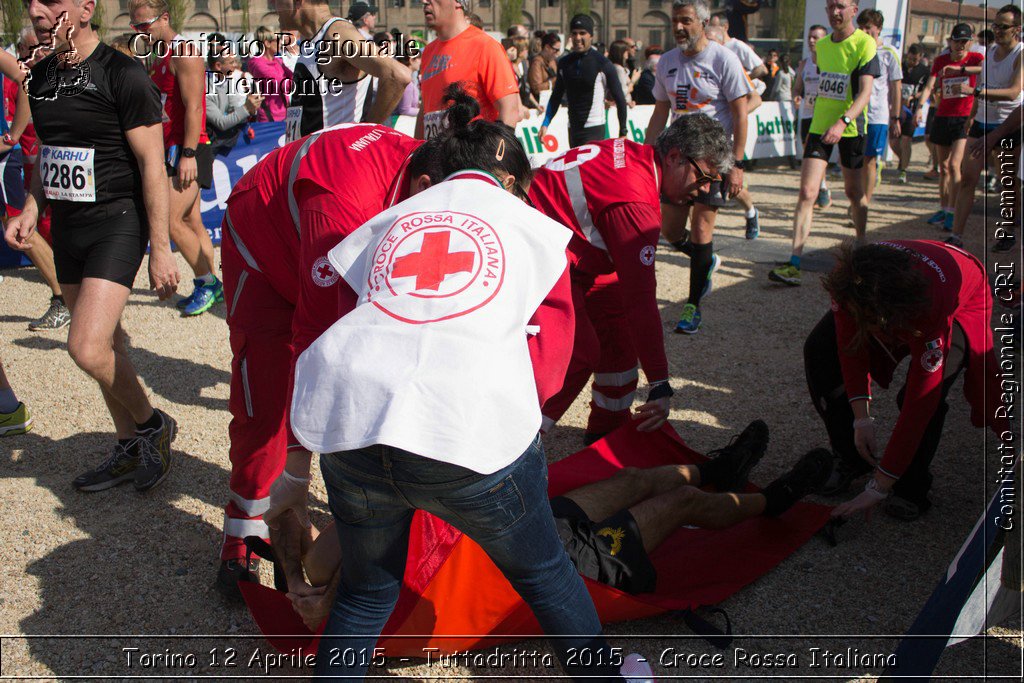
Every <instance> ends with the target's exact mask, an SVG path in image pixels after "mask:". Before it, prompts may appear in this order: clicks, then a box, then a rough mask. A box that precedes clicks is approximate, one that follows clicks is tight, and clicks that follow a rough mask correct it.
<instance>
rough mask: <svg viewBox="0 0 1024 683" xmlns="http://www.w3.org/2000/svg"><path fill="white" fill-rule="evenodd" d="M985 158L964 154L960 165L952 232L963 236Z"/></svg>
mask: <svg viewBox="0 0 1024 683" xmlns="http://www.w3.org/2000/svg"><path fill="white" fill-rule="evenodd" d="M985 162H986V159H985V157H984V156H982V157H977V158H974V157H969V156H965V157H964V158H963V161H962V163H961V165H960V169H961V172H960V184H959V186H958V189H957V193H956V203H955V204H954V205H953V206H954V207H955V209H956V211H955V213H954V214H953V234H954V235H956V236H957V237H963V235H964V230H965V229H966V228H967V217H968V216H970V215H971V209H973V208H974V191H975V188H976V187H977V185H978V178H980V177H981V170H982V169H983V168H984V167H985Z"/></svg>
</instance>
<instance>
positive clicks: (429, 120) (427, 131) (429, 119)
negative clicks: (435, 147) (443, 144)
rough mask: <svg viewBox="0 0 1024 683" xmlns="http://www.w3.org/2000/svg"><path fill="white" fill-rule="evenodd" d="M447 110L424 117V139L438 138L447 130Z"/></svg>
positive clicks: (433, 112)
mask: <svg viewBox="0 0 1024 683" xmlns="http://www.w3.org/2000/svg"><path fill="white" fill-rule="evenodd" d="M445 113H446V112H445V110H443V109H442V110H441V111H432V112H430V113H429V114H424V116H423V139H424V140H429V139H431V138H433V137H437V136H438V135H440V134H441V132H442V131H443V130H444V129H445V125H444V115H445Z"/></svg>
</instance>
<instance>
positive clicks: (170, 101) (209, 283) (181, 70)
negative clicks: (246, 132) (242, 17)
mask: <svg viewBox="0 0 1024 683" xmlns="http://www.w3.org/2000/svg"><path fill="white" fill-rule="evenodd" d="M128 12H129V16H130V17H131V21H132V28H133V29H134V30H135V32H136V33H139V34H142V35H143V36H144V38H143V40H140V41H138V42H139V43H140V46H141V44H143V43H149V45H150V47H151V48H152V52H153V54H152V56H151V60H152V61H151V67H150V74H149V75H150V78H152V79H153V83H155V84H156V87H157V89H158V90H159V91H160V99H161V100H162V102H163V127H164V150H165V155H166V160H165V163H166V166H167V175H168V177H169V183H170V188H171V192H170V199H171V207H170V226H171V239H172V240H174V243H175V244H176V245H177V246H178V251H180V252H181V255H182V256H183V257H184V258H185V260H186V261H187V262H188V265H189V267H190V268H191V269H192V273H193V280H192V282H193V284H194V287H193V289H192V293H191V294H190V295H189V296H187V297H185V298H183V299H180V300H179V301H178V302H177V304H176V306H177V307H178V309H179V310H180V311H181V312H182V314H183V315H186V316H193V315H201V314H203V313H205V312H206V311H208V310H210V308H212V307H213V305H214V304H215V303H217V302H218V301H223V300H224V288H223V285H222V284H221V281H220V279H219V278H218V277H217V275H216V272H215V271H216V260H215V256H214V251H213V241H212V239H211V238H210V234H209V233H208V232H207V231H206V227H205V226H204V225H203V219H202V217H201V215H200V213H199V189H200V188H205V189H208V188H210V187H212V186H213V152H212V150H211V146H210V144H209V142H210V140H209V138H208V137H207V135H206V65H205V62H204V60H203V58H202V55H201V54H200V49H199V47H197V46H196V45H195V44H194V43H193V42H191V41H187V40H185V39H184V38H183V37H182V36H181V35H179V34H178V32H177V31H175V29H174V27H172V26H171V19H170V14H169V6H168V4H167V0H131V1H130V2H129V3H128Z"/></svg>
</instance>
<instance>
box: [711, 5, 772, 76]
mask: <svg viewBox="0 0 1024 683" xmlns="http://www.w3.org/2000/svg"><path fill="white" fill-rule="evenodd" d="M712 26H717V27H721V29H722V30H723V31H724V32H725V42H723V43H722V44H723V45H724V46H725V47H726V49H728V50H729V51H730V52H732V53H733V54H734V55H736V56H737V57H739V59H740V64H742V65H743V68H744V69H746V71H747V75H748V76H750V78H751V79H754V78H761V77H762V76H764V75H765V74H766V73H768V68H767V67H766V66H765V65H764V60H763V59H761V58H760V57H759V56H758V55H757V52H755V51H754V48H752V47H750V45H749V44H748V43H744V42H743V41H742V40H737V39H736V38H733V37H732V36H730V35H729V17H728V15H726V13H725V12H719V13H717V14H715V15H714V16H712V17H711V20H710V21H708V27H709V28H710V27H712Z"/></svg>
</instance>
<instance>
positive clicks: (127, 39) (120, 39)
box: [110, 33, 141, 61]
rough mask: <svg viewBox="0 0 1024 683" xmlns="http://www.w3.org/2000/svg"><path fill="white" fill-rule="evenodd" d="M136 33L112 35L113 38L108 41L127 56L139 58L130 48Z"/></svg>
mask: <svg viewBox="0 0 1024 683" xmlns="http://www.w3.org/2000/svg"><path fill="white" fill-rule="evenodd" d="M137 35H139V34H137V33H122V34H121V35H119V36H114V38H112V39H111V41H110V47H112V48H114V49H115V50H117V51H118V52H123V53H124V54H126V55H128V56H129V57H132V58H133V59H140V58H139V56H138V55H137V54H135V50H133V49H132V46H133V45H134V43H135V36H137ZM140 61H141V60H140Z"/></svg>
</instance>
